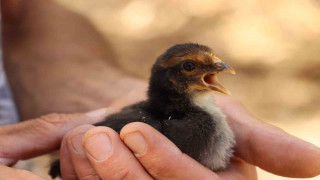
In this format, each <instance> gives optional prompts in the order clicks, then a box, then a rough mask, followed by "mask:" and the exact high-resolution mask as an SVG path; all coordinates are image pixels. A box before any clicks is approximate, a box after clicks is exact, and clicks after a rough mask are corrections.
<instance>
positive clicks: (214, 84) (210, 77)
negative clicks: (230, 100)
mask: <svg viewBox="0 0 320 180" xmlns="http://www.w3.org/2000/svg"><path fill="white" fill-rule="evenodd" d="M215 65H216V68H215V70H214V71H213V72H210V73H207V74H205V75H204V76H203V78H202V81H203V83H204V84H205V85H206V86H207V87H209V88H210V89H211V90H214V91H218V92H221V93H223V94H228V95H231V93H230V91H229V90H228V89H227V88H225V87H223V86H222V85H221V84H220V82H219V80H218V77H217V74H218V73H219V72H226V73H230V74H236V72H235V70H234V69H233V68H232V67H230V66H229V65H227V64H226V63H224V62H217V63H216V64H215Z"/></svg>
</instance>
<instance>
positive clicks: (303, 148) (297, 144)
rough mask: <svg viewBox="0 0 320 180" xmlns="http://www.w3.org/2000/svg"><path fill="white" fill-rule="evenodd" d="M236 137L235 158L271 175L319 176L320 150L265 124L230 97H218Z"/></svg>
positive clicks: (217, 99)
mask: <svg viewBox="0 0 320 180" xmlns="http://www.w3.org/2000/svg"><path fill="white" fill-rule="evenodd" d="M215 99H216V103H217V104H218V105H219V106H220V107H221V109H222V110H223V112H224V113H225V114H226V115H227V118H228V121H229V124H230V126H231V128H232V130H233V131H234V133H235V137H236V141H237V145H236V149H235V150H236V154H237V156H239V157H240V158H242V159H244V160H245V161H247V162H249V163H251V164H254V165H257V166H259V167H260V168H262V169H264V170H266V171H269V172H271V173H274V174H277V175H281V176H288V177H300V178H303V177H313V176H316V175H318V174H320V149H319V148H318V147H316V146H315V145H313V144H310V143H308V142H306V141H303V140H301V139H299V138H296V137H294V136H291V135H289V134H287V133H286V132H284V131H283V130H281V129H279V128H277V127H275V126H272V125H269V124H266V123H263V122H261V121H259V120H257V119H256V118H255V117H254V116H252V115H250V113H248V112H247V110H246V109H245V108H244V107H243V106H242V105H241V104H240V103H238V102H236V101H234V100H233V99H232V98H230V97H225V96H216V97H215Z"/></svg>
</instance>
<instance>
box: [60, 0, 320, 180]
mask: <svg viewBox="0 0 320 180" xmlns="http://www.w3.org/2000/svg"><path fill="white" fill-rule="evenodd" d="M55 1H56V2H58V3H59V4H61V5H63V6H64V7H66V8H68V9H70V10H72V11H74V12H77V13H80V14H82V15H83V16H85V17H86V18H88V19H89V20H90V21H91V22H92V23H93V24H94V26H95V27H96V28H97V29H98V30H99V31H100V32H101V33H102V34H103V36H104V37H105V39H106V40H107V41H109V42H110V43H111V45H112V48H113V49H114V50H115V52H116V55H117V58H118V59H117V63H118V64H119V65H120V66H121V67H123V68H124V69H126V70H127V71H129V72H131V74H132V75H133V76H137V77H140V78H144V79H147V78H148V77H149V70H150V67H151V65H152V64H153V63H154V61H155V58H156V57H157V56H158V55H159V54H160V53H162V52H163V51H164V50H165V49H166V48H168V47H170V46H172V45H174V44H177V43H183V42H197V43H200V44H205V45H208V46H210V47H211V48H213V49H214V51H215V53H216V54H217V55H218V56H219V57H220V58H221V59H222V60H224V61H225V62H227V63H228V64H230V65H231V66H233V67H234V69H235V70H236V71H237V75H236V76H232V75H220V79H221V81H222V82H223V83H224V84H225V86H226V87H228V89H229V90H230V91H231V92H232V94H233V96H235V97H236V98H238V99H240V100H241V101H242V102H243V103H244V104H245V105H246V106H247V107H248V109H249V110H250V111H252V112H253V113H254V114H255V115H256V116H258V117H259V118H260V119H261V120H263V121H266V122H269V123H272V124H275V125H277V126H279V127H281V128H283V129H285V130H286V131H287V132H289V133H291V134H294V135H296V136H298V137H300V138H302V139H305V140H307V141H309V142H312V143H315V144H317V145H318V146H320V108H319V107H320V93H319V92H320V60H319V59H320V48H319V47H320V1H318V0H303V1H301V0H242V1H231V0H201V1H199V0H184V1H178V0H170V1H169V0H125V1H112V0H90V1H88V0H55ZM259 177H260V179H262V180H270V179H275V180H284V179H288V178H283V177H278V176H274V175H271V174H269V173H267V172H264V171H262V170H259ZM314 179H320V177H316V178H314Z"/></svg>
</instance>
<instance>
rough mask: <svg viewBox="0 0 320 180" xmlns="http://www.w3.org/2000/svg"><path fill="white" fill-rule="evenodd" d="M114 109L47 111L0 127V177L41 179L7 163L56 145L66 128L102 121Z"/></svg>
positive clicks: (54, 147) (38, 153)
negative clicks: (68, 111) (53, 112)
mask: <svg viewBox="0 0 320 180" xmlns="http://www.w3.org/2000/svg"><path fill="white" fill-rule="evenodd" d="M113 112H114V111H113V110H112V109H110V108H109V109H100V110H97V111H93V112H89V113H86V114H81V113H78V114H49V115H46V116H42V117H40V118H37V119H32V120H28V121H24V122H22V123H18V124H14V125H8V126H2V127H0V179H3V180H6V179H42V178H41V177H39V176H36V175H34V174H32V173H31V172H28V171H25V170H18V169H14V168H10V167H9V166H10V165H13V164H15V163H16V162H17V161H19V160H24V159H29V158H32V157H36V156H39V155H42V154H45V153H48V152H52V151H54V150H56V149H58V148H59V146H60V144H61V140H62V138H63V136H64V135H65V134H66V133H67V132H68V131H70V130H72V129H73V128H74V127H76V126H79V125H81V124H88V123H96V122H99V121H102V120H103V119H104V118H105V117H106V116H107V115H108V114H110V113H113Z"/></svg>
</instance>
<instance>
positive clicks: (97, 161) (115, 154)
mask: <svg viewBox="0 0 320 180" xmlns="http://www.w3.org/2000/svg"><path fill="white" fill-rule="evenodd" d="M82 143H83V147H84V150H85V152H86V155H87V157H88V159H89V160H90V162H91V164H92V165H93V167H94V168H95V170H96V172H97V173H98V174H99V176H100V177H101V178H102V179H108V180H109V179H111V180H112V179H141V180H144V179H152V178H151V177H150V175H149V174H148V173H147V172H146V171H145V170H144V169H143V167H142V166H141V165H140V163H139V161H138V160H137V159H136V158H135V157H134V155H133V154H132V153H131V151H130V150H129V149H128V148H127V147H126V146H125V145H124V144H123V142H122V141H121V139H120V137H119V135H118V134H117V133H116V132H115V131H114V130H112V129H111V128H108V127H96V128H93V129H90V130H89V131H88V132H87V133H86V134H85V136H84V138H83V141H82Z"/></svg>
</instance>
